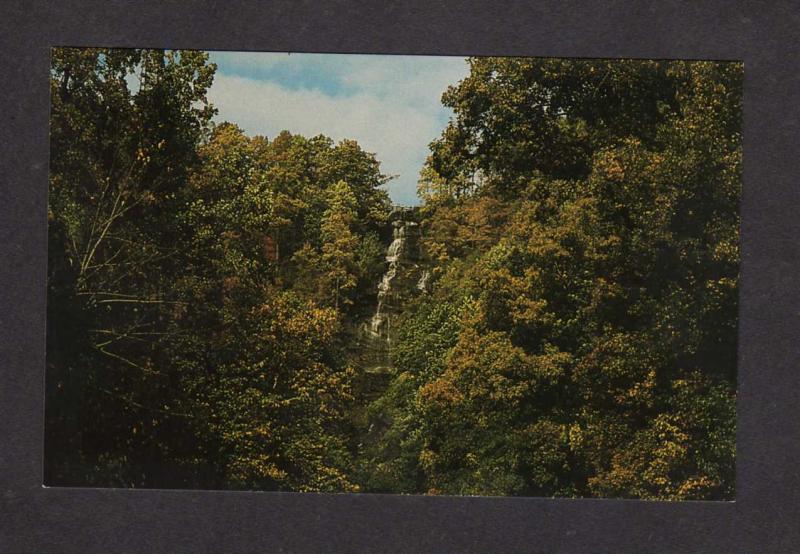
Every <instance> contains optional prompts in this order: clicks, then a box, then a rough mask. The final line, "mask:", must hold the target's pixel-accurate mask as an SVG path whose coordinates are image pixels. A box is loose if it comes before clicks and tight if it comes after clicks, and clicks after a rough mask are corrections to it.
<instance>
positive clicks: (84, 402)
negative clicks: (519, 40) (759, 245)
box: [45, 49, 742, 499]
mask: <svg viewBox="0 0 800 554" xmlns="http://www.w3.org/2000/svg"><path fill="white" fill-rule="evenodd" d="M470 67H471V72H470V75H469V76H468V77H467V78H465V79H464V80H462V81H461V82H459V83H458V84H456V85H454V86H452V87H451V88H450V89H449V90H448V91H447V92H446V93H445V95H444V96H443V102H444V104H445V105H446V106H448V107H450V108H451V109H452V110H453V112H454V117H453V118H452V120H451V122H450V124H449V126H448V127H447V128H446V129H445V131H444V132H443V133H442V136H441V137H440V138H439V139H437V140H435V141H434V142H433V143H432V144H431V152H430V156H429V158H428V161H427V163H426V165H425V167H424V168H423V171H422V174H421V180H420V196H421V197H422V199H423V201H424V203H423V205H422V206H421V208H420V213H421V223H422V228H423V237H424V238H423V252H424V254H425V257H426V262H425V263H426V264H427V265H428V266H429V267H430V269H431V272H432V275H433V277H432V282H433V286H432V289H431V291H430V293H426V294H421V295H418V297H417V298H416V299H415V300H414V301H413V302H412V303H410V304H409V305H408V306H407V307H406V309H405V311H404V313H403V315H402V316H401V321H400V328H399V331H398V337H399V339H398V340H397V341H395V342H394V343H393V344H392V352H391V354H392V361H393V369H392V374H391V379H390V382H389V384H388V387H387V388H386V389H385V390H384V391H383V392H382V393H381V394H380V395H379V397H378V398H376V399H372V398H370V399H369V400H367V399H365V398H362V396H363V395H362V390H361V383H362V378H361V377H362V375H361V370H362V368H360V367H358V363H357V361H358V360H359V357H358V352H357V349H358V344H359V342H358V340H356V339H355V337H356V335H357V334H358V324H359V323H360V322H361V321H363V318H364V315H365V314H366V313H368V312H369V311H370V309H371V306H372V304H373V303H374V302H375V289H376V284H377V282H378V281H379V280H380V277H381V274H382V273H383V271H384V263H383V257H384V253H385V249H386V241H387V238H388V235H387V232H388V230H389V227H388V225H387V222H388V219H389V212H390V209H391V205H390V202H389V201H388V197H387V195H386V193H385V191H384V190H383V188H382V185H383V184H384V183H385V182H386V180H387V178H386V177H385V176H384V175H382V174H381V172H380V167H379V164H378V161H377V160H376V159H375V158H374V156H373V155H372V154H369V153H366V152H364V151H363V150H362V149H361V148H360V147H359V146H358V144H356V143H355V142H353V141H342V142H340V143H338V144H334V143H333V141H331V140H330V139H328V138H326V137H324V136H317V137H313V138H305V137H301V136H297V135H292V134H290V133H289V132H283V133H281V134H279V135H278V136H276V137H274V138H272V139H268V138H266V137H260V136H256V137H252V138H251V137H248V136H247V135H245V134H244V133H243V131H242V130H241V129H240V128H238V127H237V126H235V125H232V124H229V123H221V124H215V123H213V122H212V117H213V116H214V113H215V111H214V109H213V107H212V106H210V105H209V103H208V101H207V99H206V92H207V90H208V88H209V87H210V86H211V84H212V80H213V74H214V71H215V67H214V65H213V64H210V63H209V62H208V57H207V55H206V54H204V53H199V52H188V51H180V52H170V51H166V52H165V51H153V50H106V49H56V50H54V52H53V65H52V74H51V85H52V87H51V88H52V115H51V181H50V209H49V214H48V217H49V222H50V226H49V228H50V232H49V249H50V256H49V258H50V264H49V273H48V342H47V345H48V370H47V429H46V431H47V437H46V468H45V470H46V482H47V483H48V484H73V485H75V484H91V485H115V486H136V487H154V486H156V487H187V486H188V487H200V488H257V489H265V490H300V491H306V490H308V491H311V490H314V491H357V490H366V491H377V492H405V493H429V494H481V495H483V494H486V495H547V496H553V495H555V496H624V497H638V498H660V499H724V498H732V496H733V490H734V488H733V487H734V439H735V383H736V327H737V325H736V323H737V283H738V265H739V259H738V255H739V249H738V225H739V220H738V201H739V193H740V190H739V189H740V181H741V155H742V153H741V97H742V68H741V66H740V65H738V64H733V63H710V62H656V61H601V60H596V61H589V60H538V59H523V58H475V59H471V60H470Z"/></svg>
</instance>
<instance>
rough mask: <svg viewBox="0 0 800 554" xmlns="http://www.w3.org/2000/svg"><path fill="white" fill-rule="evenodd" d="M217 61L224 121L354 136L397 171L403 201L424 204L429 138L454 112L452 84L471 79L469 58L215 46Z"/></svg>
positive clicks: (255, 129) (253, 129)
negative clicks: (447, 97) (422, 179)
mask: <svg viewBox="0 0 800 554" xmlns="http://www.w3.org/2000/svg"><path fill="white" fill-rule="evenodd" d="M210 56H211V60H212V61H213V62H215V63H216V64H217V66H218V69H217V74H216V77H215V79H214V85H213V86H212V87H211V90H210V91H209V99H210V100H211V102H212V103H213V104H214V105H215V106H216V107H217V109H218V110H219V115H218V116H217V120H218V121H230V122H233V123H236V124H237V125H239V126H240V127H241V128H243V129H244V130H245V131H246V132H247V133H248V134H250V135H254V134H260V135H266V136H267V137H270V138H272V137H274V136H275V135H277V134H278V133H279V132H280V131H281V130H283V129H287V130H289V131H291V132H293V133H298V134H301V135H305V136H314V135H317V134H320V133H321V134H324V135H327V136H329V137H331V138H332V139H334V140H336V141H339V140H341V139H344V138H350V139H355V140H357V141H358V143H359V144H360V145H361V146H362V148H364V149H365V150H367V151H368V152H373V153H374V154H375V155H376V157H377V158H378V160H380V161H381V168H382V171H383V172H384V173H385V174H388V175H396V176H397V177H396V178H395V179H393V180H392V181H390V182H389V184H388V185H387V189H388V191H389V195H390V196H391V197H392V200H393V201H394V202H395V203H397V204H401V205H414V204H417V203H419V199H418V198H417V195H416V188H417V178H418V176H419V170H420V168H421V167H422V164H423V162H424V161H425V157H426V156H427V152H428V144H429V143H430V142H431V141H432V140H433V139H435V138H436V137H438V136H439V134H440V133H441V131H442V129H444V127H445V125H446V124H447V121H448V119H449V117H450V115H451V113H450V111H449V110H447V109H446V108H444V107H443V106H442V105H441V102H440V99H441V95H442V92H444V91H445V89H446V88H447V86H448V85H451V84H455V83H456V82H458V81H459V80H460V79H462V78H463V77H465V76H466V75H467V74H468V72H469V69H468V67H467V64H466V62H465V60H464V59H463V58H455V57H444V56H436V57H431V56H379V55H348V54H286V53H262V52H211V53H210Z"/></svg>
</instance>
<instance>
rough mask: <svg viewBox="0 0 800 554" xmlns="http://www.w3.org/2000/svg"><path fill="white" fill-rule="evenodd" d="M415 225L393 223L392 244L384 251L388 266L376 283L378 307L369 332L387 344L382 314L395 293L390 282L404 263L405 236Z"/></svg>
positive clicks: (387, 321) (386, 325) (386, 324)
mask: <svg viewBox="0 0 800 554" xmlns="http://www.w3.org/2000/svg"><path fill="white" fill-rule="evenodd" d="M416 227H417V223H416V222H414V221H402V220H399V221H395V222H394V225H393V230H392V242H391V244H389V248H388V249H387V250H386V263H387V264H389V265H388V267H387V269H386V272H385V273H384V274H383V277H381V281H380V283H378V305H377V307H376V308H375V314H373V316H372V319H371V320H370V323H369V332H370V333H371V334H372V335H373V336H374V337H376V338H378V337H380V338H382V339H384V340H385V341H386V342H387V343H389V342H391V338H390V334H389V331H390V329H389V324H390V319H391V318H390V317H389V316H388V314H386V313H385V312H384V308H385V304H386V302H387V300H388V299H389V297H390V296H391V295H392V294H393V293H394V292H395V291H394V289H393V287H392V281H393V280H394V279H395V277H397V272H398V269H399V266H400V264H401V263H402V262H403V261H406V259H405V255H406V254H407V252H406V250H407V249H406V238H407V237H406V235H407V229H409V228H411V229H414V228H416Z"/></svg>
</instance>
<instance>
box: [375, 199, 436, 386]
mask: <svg viewBox="0 0 800 554" xmlns="http://www.w3.org/2000/svg"><path fill="white" fill-rule="evenodd" d="M414 216H415V214H414V212H413V210H411V209H408V208H398V209H396V210H395V211H394V212H393V215H392V216H390V217H392V240H391V242H390V243H389V245H388V247H387V249H386V255H385V257H384V260H385V263H386V269H385V271H384V272H383V275H382V276H381V278H380V280H379V281H378V283H377V286H376V289H377V290H376V292H377V299H376V305H375V311H374V312H373V314H372V316H371V317H370V318H369V319H368V320H366V321H364V323H363V324H362V326H361V334H360V340H359V344H360V346H359V350H360V353H359V364H360V366H361V367H362V368H364V370H365V371H366V372H368V373H370V374H378V373H385V372H386V371H387V370H388V369H389V368H390V367H391V361H390V359H389V351H390V346H391V343H392V341H393V340H394V339H396V333H397V328H396V327H397V326H396V325H395V324H394V323H395V321H396V318H397V317H399V316H400V315H401V314H402V313H403V311H404V310H405V309H406V307H407V305H408V303H409V302H410V301H411V299H412V298H413V297H414V296H416V295H418V294H420V293H425V292H428V288H429V284H428V283H429V279H430V272H429V271H427V270H425V269H423V268H422V267H421V266H420V244H419V243H420V227H419V223H417V222H416V221H414V220H413V217H414Z"/></svg>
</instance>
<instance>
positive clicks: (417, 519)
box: [0, 0, 800, 552]
mask: <svg viewBox="0 0 800 554" xmlns="http://www.w3.org/2000/svg"><path fill="white" fill-rule="evenodd" d="M799 30H800V4H798V3H797V2H787V1H782V2H742V1H738V2H734V1H729V2H721V1H704V2H677V1H671V0H661V1H659V2H652V1H647V2H636V1H603V2H589V1H587V2H575V1H564V0H547V1H539V2H536V3H535V5H534V4H529V3H525V2H519V1H518V2H502V1H494V2H488V1H487V2H478V1H464V2H455V1H447V2H444V1H430V0H427V1H426V0H407V1H405V2H402V4H401V3H396V4H395V5H388V2H380V1H375V2H367V1H363V0H351V1H348V2H342V1H340V2H335V1H327V0H326V1H323V0H320V1H314V2H311V1H281V2H263V3H257V2H241V1H239V2H233V1H228V2H223V1H220V2H211V1H205V2H204V1H192V0H161V1H138V2H134V1H128V2H126V1H120V0H111V1H102V0H84V1H80V2H78V1H62V2H58V3H56V2H55V1H54V2H52V4H50V3H47V2H44V1H31V2H24V1H19V2H16V1H15V2H8V1H7V0H6V1H5V2H2V3H0V47H1V48H2V50H1V51H0V54H1V55H0V551H3V552H73V551H75V552H231V551H261V552H273V551H276V552H281V551H285V552H309V551H324V552H349V551H369V552H395V551H428V552H466V551H490V552H492V551H493V552H511V551H528V552H798V551H800V509H799V508H800V486H799V485H800V470H799V469H798V468H799V467H800V465H798V464H799V463H800V462H798V460H800V417H798V405H799V404H800V372H798V358H800V356H799V355H798V354H800V339H798V336H799V335H798V316H800V283H798V275H799V274H800V272H798V269H800V240H798V237H800V218H799V217H798V214H799V213H800V212H798V207H799V206H800V202H799V201H800V186H798V184H799V183H798V165H799V164H798V157H799V156H798V147H799V145H800V140H799V139H800V136H798V135H799V134H800V133H798V130H799V129H800V123H798V122H799V121H800V117H798V116H800V109H798V105H800V94H798V93H800V78H799V77H798V70H799V69H800V67H799V65H800V64H798V32H799ZM57 45H64V46H129V47H147V46H149V47H166V48H199V49H225V50H273V51H295V52H297V51H307V52H375V53H402V54H456V55H470V54H472V55H483V54H493V55H534V56H579V57H583V56H591V57H637V58H701V59H740V60H744V62H745V66H744V67H745V126H744V127H745V138H744V160H745V161H744V194H743V203H742V218H743V219H742V256H743V258H742V260H743V261H742V280H741V318H740V351H739V390H740V396H739V426H738V429H739V431H738V457H737V499H736V502H728V503H717V502H681V503H666V502H642V501H630V500H627V501H626V500H590V499H585V500H566V499H562V500H552V499H541V498H458V497H424V496H405V497H404V496H383V495H317V494H294V493H242V492H192V491H156V490H114V489H105V490H101V489H43V488H42V486H41V483H42V429H43V390H44V387H43V372H44V353H45V335H44V332H45V276H46V262H47V251H46V248H47V232H46V201H47V166H48V163H47V160H48V108H49V98H48V92H49V91H48V73H49V48H50V47H51V46H57Z"/></svg>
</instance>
